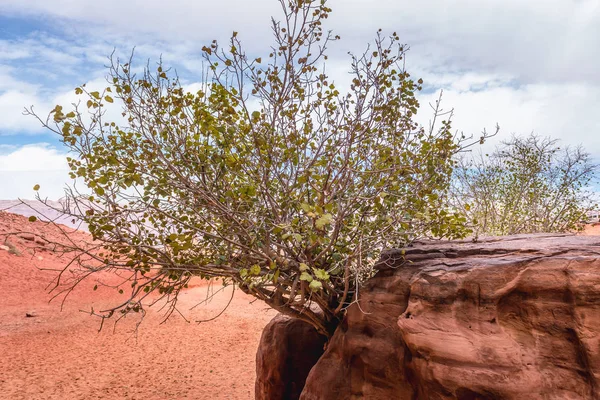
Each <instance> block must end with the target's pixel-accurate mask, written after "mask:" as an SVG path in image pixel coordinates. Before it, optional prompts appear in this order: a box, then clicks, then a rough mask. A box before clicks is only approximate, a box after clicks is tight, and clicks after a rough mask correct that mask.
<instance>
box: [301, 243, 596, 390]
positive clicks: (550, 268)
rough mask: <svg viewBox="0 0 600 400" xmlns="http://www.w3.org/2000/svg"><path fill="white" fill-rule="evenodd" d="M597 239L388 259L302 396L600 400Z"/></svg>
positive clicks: (413, 252) (429, 247)
mask: <svg viewBox="0 0 600 400" xmlns="http://www.w3.org/2000/svg"><path fill="white" fill-rule="evenodd" d="M599 255H600V239H599V238H597V237H591V236H588V237H582V236H570V235H558V236H557V235H554V236H553V235H536V236H513V237H506V238H502V239H498V238H489V239H485V240H482V241H480V242H478V243H472V242H452V243H444V242H429V243H425V244H421V245H418V246H416V247H413V248H410V249H407V251H406V259H407V260H409V261H403V260H402V254H401V252H400V251H394V252H390V253H387V254H386V255H385V256H384V257H382V260H383V261H382V262H380V263H379V265H378V268H379V269H380V272H379V273H378V274H377V275H376V276H375V277H374V278H373V279H372V280H371V281H370V282H369V283H368V284H367V285H366V286H365V287H364V288H363V289H362V292H361V295H360V306H361V308H362V311H361V310H360V309H359V308H358V307H356V306H352V307H351V308H350V309H349V310H348V315H347V318H346V319H345V321H344V322H343V323H342V325H341V326H340V327H339V328H338V330H337V331H336V333H335V334H334V336H333V338H332V339H331V341H330V343H329V345H328V348H327V351H326V352H325V354H324V355H323V356H322V357H321V359H320V360H319V361H318V362H317V364H316V365H315V366H314V367H313V369H312V370H311V372H310V374H309V376H308V378H307V381H306V386H305V388H304V391H303V393H302V396H301V398H302V399H305V400H311V399H328V400H329V399H386V400H387V399H557V400H558V399H561V400H562V399H598V398H600V387H599V385H600V259H599Z"/></svg>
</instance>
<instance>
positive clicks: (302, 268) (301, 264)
mask: <svg viewBox="0 0 600 400" xmlns="http://www.w3.org/2000/svg"><path fill="white" fill-rule="evenodd" d="M298 269H299V270H300V272H304V271H308V265H306V264H304V263H300V266H299V267H298Z"/></svg>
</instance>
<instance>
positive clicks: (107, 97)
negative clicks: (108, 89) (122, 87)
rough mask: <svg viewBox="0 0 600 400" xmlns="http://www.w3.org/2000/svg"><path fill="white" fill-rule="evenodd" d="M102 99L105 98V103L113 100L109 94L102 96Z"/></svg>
mask: <svg viewBox="0 0 600 400" xmlns="http://www.w3.org/2000/svg"><path fill="white" fill-rule="evenodd" d="M104 100H105V101H106V102H107V103H112V102H113V101H114V100H113V98H112V97H110V96H104Z"/></svg>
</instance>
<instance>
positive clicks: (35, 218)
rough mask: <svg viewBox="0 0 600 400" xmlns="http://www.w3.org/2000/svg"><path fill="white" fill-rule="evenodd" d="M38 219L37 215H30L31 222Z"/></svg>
mask: <svg viewBox="0 0 600 400" xmlns="http://www.w3.org/2000/svg"><path fill="white" fill-rule="evenodd" d="M35 221H37V217H36V216H35V215H32V216H31V217H29V222H35Z"/></svg>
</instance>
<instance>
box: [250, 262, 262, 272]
mask: <svg viewBox="0 0 600 400" xmlns="http://www.w3.org/2000/svg"><path fill="white" fill-rule="evenodd" d="M250 275H260V265H258V264H254V265H253V266H252V267H250Z"/></svg>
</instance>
